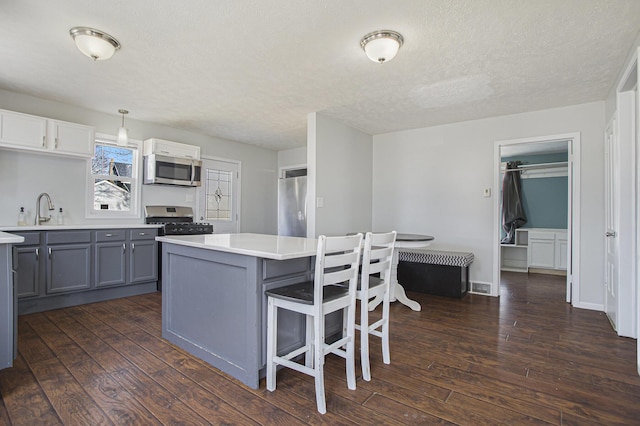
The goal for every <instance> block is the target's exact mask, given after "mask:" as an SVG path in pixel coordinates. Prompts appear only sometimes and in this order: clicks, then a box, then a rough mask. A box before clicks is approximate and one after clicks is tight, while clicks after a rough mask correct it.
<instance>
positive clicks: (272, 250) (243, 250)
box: [156, 234, 318, 260]
mask: <svg viewBox="0 0 640 426" xmlns="http://www.w3.org/2000/svg"><path fill="white" fill-rule="evenodd" d="M156 240H157V241H160V242H163V243H170V244H178V245H183V246H189V247H197V248H202V249H206V250H217V251H222V252H227V253H235V254H242V255H246V256H255V257H262V258H265V259H274V260H287V259H295V258H299V257H307V256H315V254H316V250H317V247H318V240H317V239H315V238H299V237H282V236H278V235H266V234H208V235H167V236H163V237H156Z"/></svg>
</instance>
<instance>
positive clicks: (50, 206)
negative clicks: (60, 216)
mask: <svg viewBox="0 0 640 426" xmlns="http://www.w3.org/2000/svg"><path fill="white" fill-rule="evenodd" d="M42 197H46V198H47V208H48V209H49V210H53V203H52V202H51V197H49V194H47V193H46V192H43V193H42V194H40V195H38V199H37V200H36V220H35V222H34V225H42V223H43V222H49V221H50V220H51V214H49V216H47V217H42V216H41V215H40V200H42Z"/></svg>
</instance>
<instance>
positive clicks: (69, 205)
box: [0, 90, 278, 234]
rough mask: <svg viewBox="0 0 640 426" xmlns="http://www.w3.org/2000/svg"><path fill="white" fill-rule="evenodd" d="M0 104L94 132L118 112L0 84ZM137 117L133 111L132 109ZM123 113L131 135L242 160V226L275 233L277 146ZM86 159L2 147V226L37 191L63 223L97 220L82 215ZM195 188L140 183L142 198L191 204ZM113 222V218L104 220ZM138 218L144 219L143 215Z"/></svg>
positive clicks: (111, 126)
mask: <svg viewBox="0 0 640 426" xmlns="http://www.w3.org/2000/svg"><path fill="white" fill-rule="evenodd" d="M0 108H2V109H7V110H12V111H18V112H23V113H27V114H34V115H39V116H43V117H48V118H54V119H58V120H65V121H70V122H74V123H80V124H86V125H90V126H94V127H95V128H96V131H97V132H100V133H107V134H114V133H115V132H116V130H117V128H118V127H119V125H120V120H121V119H120V117H119V116H118V115H116V114H114V115H109V114H103V113H100V112H96V111H91V110H87V109H83V108H80V107H76V106H73V105H68V104H62V103H59V102H53V101H49V100H45V99H40V98H35V97H32V96H27V95H23V94H18V93H14V92H9V91H5V90H0ZM130 116H131V117H135V111H132V112H131V113H130ZM130 116H127V118H126V123H125V124H126V127H127V128H128V129H129V137H130V138H132V139H140V140H143V139H148V138H151V137H156V138H161V139H167V140H173V141H176V142H182V143H188V144H192V145H199V146H201V148H202V154H203V155H211V156H215V157H221V158H227V159H232V160H238V161H240V162H241V163H242V176H241V179H242V200H241V203H242V216H241V224H242V229H241V231H242V232H259V233H269V234H276V233H277V217H276V211H277V172H278V163H277V161H278V156H277V152H276V151H272V150H269V149H265V148H260V147H255V146H252V145H248V144H243V143H238V142H234V141H229V140H225V139H220V138H215V137H211V136H207V135H202V134H197V133H193V132H188V131H185V130H181V129H176V128H171V127H167V126H164V125H161V124H155V123H146V122H142V121H137V120H135V119H132V118H130ZM85 176H86V162H85V160H77V159H68V158H63V157H55V156H46V155H38V154H29V153H24V152H14V151H8V150H4V149H0V196H1V198H2V202H1V203H0V226H12V225H15V224H16V220H17V214H18V210H19V207H20V206H24V207H25V208H26V209H28V210H31V213H32V215H31V218H32V219H33V210H34V209H35V203H36V197H37V195H38V194H40V193H41V192H48V193H49V194H50V195H51V196H52V198H53V201H54V203H55V204H56V206H61V207H62V208H63V209H64V210H65V212H66V213H65V214H66V215H67V218H66V220H67V223H71V224H83V223H101V222H105V221H96V220H90V221H88V220H86V219H85V217H84V203H85V182H86V177H85ZM194 191H195V190H194V189H190V188H181V187H169V186H159V185H156V186H149V185H143V186H142V206H144V205H145V204H178V205H191V206H193V207H195V201H193V202H192V201H187V195H188V194H193V193H194ZM107 222H113V221H107ZM136 222H142V218H141V219H139V220H138V221H136Z"/></svg>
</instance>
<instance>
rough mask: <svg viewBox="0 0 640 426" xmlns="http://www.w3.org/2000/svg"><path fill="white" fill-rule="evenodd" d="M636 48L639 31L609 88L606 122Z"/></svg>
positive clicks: (639, 36) (638, 42) (639, 43)
mask: <svg viewBox="0 0 640 426" xmlns="http://www.w3.org/2000/svg"><path fill="white" fill-rule="evenodd" d="M638 48H640V33H638V37H636V39H635V41H634V42H633V45H632V46H631V48H630V49H629V53H628V54H627V58H626V59H625V61H624V66H623V67H622V68H620V72H619V73H618V78H616V82H615V83H614V84H613V86H612V87H611V90H610V91H609V95H608V96H607V99H606V109H605V118H606V122H607V123H608V122H609V120H610V119H611V117H612V116H613V113H614V112H615V111H616V95H617V93H618V86H619V85H620V84H621V82H622V80H623V78H624V73H625V71H626V70H627V68H628V67H629V65H630V64H631V61H632V59H633V57H634V56H635V55H636V54H637V52H638V50H637V49H638Z"/></svg>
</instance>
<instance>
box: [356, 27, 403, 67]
mask: <svg viewBox="0 0 640 426" xmlns="http://www.w3.org/2000/svg"><path fill="white" fill-rule="evenodd" d="M403 43H404V38H402V34H400V33H398V32H395V31H391V30H378V31H374V32H372V33H369V34H367V35H366V36H364V37H362V40H360V46H361V47H362V49H363V50H364V53H366V54H367V57H368V58H369V59H371V60H372V61H373V62H378V63H380V64H383V63H385V62H389V61H390V60H392V59H393V58H394V57H395V56H396V54H397V53H398V50H400V47H401V46H402V44H403Z"/></svg>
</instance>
